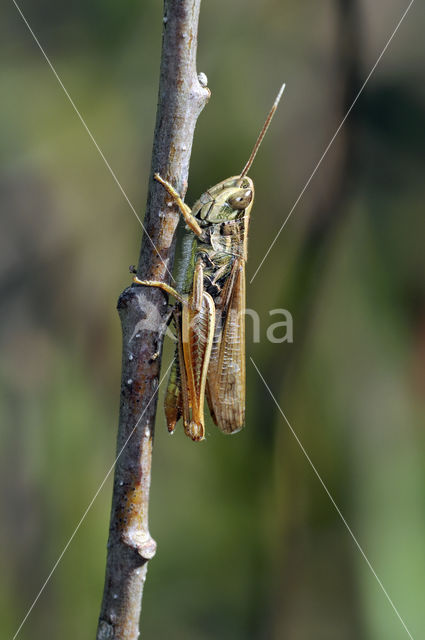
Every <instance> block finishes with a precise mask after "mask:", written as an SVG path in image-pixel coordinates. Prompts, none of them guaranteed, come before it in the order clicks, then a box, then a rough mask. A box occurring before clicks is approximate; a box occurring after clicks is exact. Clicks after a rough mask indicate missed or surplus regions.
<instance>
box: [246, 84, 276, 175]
mask: <svg viewBox="0 0 425 640" xmlns="http://www.w3.org/2000/svg"><path fill="white" fill-rule="evenodd" d="M285 87H286V83H285V82H284V83H283V85H282V86H281V87H280V89H279V93H278V94H277V96H276V100H275V101H274V102H273V106H272V108H271V109H270V113H269V115H268V116H267V118H266V121H265V123H264V124H263V128H262V129H261V131H260V135H259V136H258V138H257V142H256V143H255V145H254V148H253V150H252V151H251V155H250V156H249V158H248V162H247V163H246V165H245V166H244V168H243V169H242V173H241V175H240V178H243V177H244V176H246V174H247V173H248V171H249V170H250V168H251V165H252V163H253V162H254V158H255V156H256V155H257V151H258V148H259V146H260V144H261V143H262V142H263V138H264V136H265V135H266V131H267V129H268V128H269V125H270V122H271V121H272V118H273V116H274V112H275V111H276V109H277V105H278V104H279V100H280V99H281V97H282V93H283V92H284V90H285Z"/></svg>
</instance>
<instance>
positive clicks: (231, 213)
mask: <svg viewBox="0 0 425 640" xmlns="http://www.w3.org/2000/svg"><path fill="white" fill-rule="evenodd" d="M253 202H254V183H253V182H252V180H251V178H248V176H244V177H242V178H241V177H240V176H234V177H233V178H227V179H226V180H223V181H222V182H219V183H218V184H216V185H215V186H214V187H211V188H210V189H208V191H205V193H203V194H202V195H201V197H200V198H199V200H198V201H197V202H195V204H194V206H193V209H192V214H193V215H194V216H195V217H196V218H197V219H198V220H200V221H202V222H203V223H204V225H210V224H219V223H221V222H227V221H230V220H237V219H240V218H243V217H245V216H247V215H249V213H250V211H251V208H252V205H253ZM202 222H201V226H203V225H202Z"/></svg>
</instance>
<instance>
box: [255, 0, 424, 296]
mask: <svg viewBox="0 0 425 640" xmlns="http://www.w3.org/2000/svg"><path fill="white" fill-rule="evenodd" d="M413 2H414V0H410V2H409V5H408V7H407V9H406V10H405V12H404V13H403V15H402V16H401V18H400V20H399V22H398V24H397V26H396V28H395V29H394V31H393V32H392V34H391V36H390V39H389V40H388V42H387V44H386V45H385V47H384V48H383V49H382V51H381V54H380V56H379V58H378V59H377V61H376V62H375V64H374V65H373V67H372V69H371V71H370V73H369V75H368V76H367V78H366V80H365V81H364V82H363V84H362V86H361V87H360V90H359V92H358V94H357V95H356V97H355V98H354V100H353V103H352V105H351V107H350V108H349V109H348V111H347V113H346V114H345V116H344V118H343V119H342V122H341V124H340V125H339V127H338V129H337V130H336V131H335V133H334V135H333V136H332V138H331V141H330V142H329V144H328V146H327V147H326V149H325V150H324V152H323V154H322V156H321V157H320V160H319V162H318V163H317V164H316V166H315V168H314V170H313V173H312V174H311V176H310V177H309V179H308V180H307V182H306V183H305V185H304V188H303V190H302V191H301V193H300V195H299V196H298V198H297V199H296V200H295V202H294V204H293V205H292V208H291V210H290V211H289V213H288V215H287V216H286V218H285V220H284V222H283V224H282V226H281V227H280V229H279V231H278V232H277V234H276V235H275V237H274V240H273V242H272V243H271V245H270V246H269V248H268V249H267V251H266V253H265V254H264V257H263V259H262V260H261V262H260V264H259V265H258V267H257V269H256V271H255V273H254V275H253V276H252V278H251V280H250V281H249V284H252V282H253V280H254V278H255V277H256V275H257V273H258V272H259V270H260V269H261V267H262V265H263V263H264V261H265V260H266V258H267V256H268V255H269V253H270V251H271V250H272V249H273V247H274V245H275V243H276V240H277V239H278V237H279V236H280V234H281V232H282V230H283V228H284V226H285V225H286V223H287V222H288V220H289V218H290V217H291V215H292V213H293V211H294V209H295V207H296V206H297V204H298V203H299V201H300V200H301V198H302V197H303V195H304V192H305V191H306V189H307V187H308V185H309V184H310V182H311V181H312V179H313V178H314V176H315V175H316V172H317V170H318V168H319V167H320V165H321V164H322V161H323V160H324V158H325V156H326V154H327V153H328V151H329V149H330V148H331V146H332V144H333V143H334V140H335V138H336V137H337V135H338V134H339V132H340V131H341V129H342V127H343V125H344V123H345V121H346V120H347V118H348V116H349V115H350V113H351V111H352V110H353V107H354V105H355V104H356V102H357V100H358V99H359V98H360V95H361V94H362V92H363V89H364V88H365V86H366V85H367V83H368V82H369V80H370V78H371V76H372V74H373V72H374V71H375V69H376V67H377V66H378V64H379V63H380V61H381V58H382V56H383V55H384V53H385V52H386V50H387V49H388V47H389V45H390V43H391V41H392V39H393V38H394V36H395V34H396V33H397V31H398V29H399V27H400V25H401V23H402V22H403V20H404V18H405V17H406V15H407V13H408V11H409V9H410V7H411V6H412V4H413Z"/></svg>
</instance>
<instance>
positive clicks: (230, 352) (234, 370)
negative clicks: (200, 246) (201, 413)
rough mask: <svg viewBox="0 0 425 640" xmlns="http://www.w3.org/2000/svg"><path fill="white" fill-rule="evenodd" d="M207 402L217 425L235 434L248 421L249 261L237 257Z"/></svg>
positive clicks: (219, 308)
mask: <svg viewBox="0 0 425 640" xmlns="http://www.w3.org/2000/svg"><path fill="white" fill-rule="evenodd" d="M207 401H208V405H209V408H210V412H211V416H212V418H213V420H214V422H215V423H216V425H217V426H218V427H219V428H220V429H221V430H222V431H224V432H225V433H234V432H236V431H239V430H240V429H242V427H243V426H244V422H245V261H244V260H243V259H240V258H237V259H236V260H235V261H234V263H233V266H232V271H231V274H230V276H229V278H228V279H227V281H226V284H225V286H224V287H223V291H222V292H221V294H220V298H219V299H218V300H216V326H215V333H214V339H213V345H212V351H211V359H210V365H209V369H208V378H207Z"/></svg>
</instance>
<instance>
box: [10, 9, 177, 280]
mask: <svg viewBox="0 0 425 640" xmlns="http://www.w3.org/2000/svg"><path fill="white" fill-rule="evenodd" d="M12 2H13V4H14V5H15V7H16V9H17V10H18V12H19V14H20V16H21V18H22V20H23V21H24V23H25V24H26V26H27V28H28V31H29V32H30V34H31V35H32V37H33V38H34V41H35V43H36V44H37V46H38V48H39V49H40V51H41V53H42V54H43V56H44V58H45V60H46V62H47V64H48V65H49V67H50V69H51V70H52V71H53V74H54V76H55V78H56V80H57V81H58V82H59V84H60V86H61V87H62V89H63V91H64V93H65V95H66V97H67V98H68V100H69V102H70V103H71V106H72V108H73V109H74V111H75V113H76V114H77V116H78V118H79V119H80V122H81V124H82V125H83V127H84V129H85V130H86V131H87V133H88V135H89V137H90V139H91V141H92V142H93V144H94V146H95V147H96V149H97V151H98V152H99V155H100V157H101V158H102V160H103V162H104V163H105V165H106V166H107V168H108V169H109V173H110V174H111V176H112V177H113V179H114V180H115V183H116V184H117V186H118V188H119V190H120V191H121V193H122V195H123V196H124V198H125V199H126V201H127V203H128V205H129V207H130V209H131V210H132V212H133V213H134V215H135V216H136V218H137V220H138V221H139V222H140V225H141V227H142V229H143V231H144V232H145V234H146V236H147V237H148V238H149V241H150V243H151V245H152V247H153V248H154V249H155V251H156V253H157V254H158V257H159V259H160V260H161V262H162V264H163V265H164V267H165V269H166V270H167V273H168V275H169V276H170V277H171V279H172V280H174V278H173V276H172V275H171V273H170V271H169V269H168V267H167V265H166V264H165V262H164V260H163V259H162V258H161V256H160V253H159V251H158V249H157V248H156V246H155V243H154V241H153V240H152V238H151V237H150V235H149V234H148V232H147V231H146V228H145V226H144V224H143V222H142V221H141V219H140V217H139V216H138V214H137V211H136V209H135V208H134V206H133V205H132V203H131V202H130V199H129V197H128V196H127V194H126V192H125V191H124V189H123V187H122V186H121V183H120V181H119V180H118V178H117V176H116V174H115V172H114V170H113V169H112V167H111V165H110V164H109V162H108V161H107V159H106V158H105V155H104V153H103V151H102V149H101V148H100V147H99V145H98V144H97V142H96V140H95V139H94V136H93V134H92V132H91V131H90V129H89V128H88V126H87V124H86V122H85V120H84V118H83V116H82V115H81V113H80V112H79V111H78V109H77V107H76V105H75V103H74V101H73V99H72V98H71V96H70V95H69V93H68V91H67V89H66V87H65V85H64V84H63V82H62V80H61V79H60V77H59V75H58V73H57V71H56V69H55V68H54V66H53V64H52V63H51V61H50V59H49V57H48V56H47V53H46V52H45V51H44V49H43V47H42V46H41V44H40V42H39V40H38V38H37V36H36V35H35V33H34V31H33V30H32V29H31V27H30V25H29V23H28V20H27V19H26V18H25V16H24V14H23V13H22V11H21V9H20V7H19V6H18V4H17V3H16V0H12Z"/></svg>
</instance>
